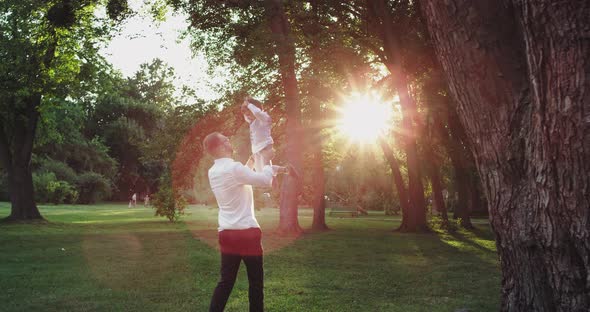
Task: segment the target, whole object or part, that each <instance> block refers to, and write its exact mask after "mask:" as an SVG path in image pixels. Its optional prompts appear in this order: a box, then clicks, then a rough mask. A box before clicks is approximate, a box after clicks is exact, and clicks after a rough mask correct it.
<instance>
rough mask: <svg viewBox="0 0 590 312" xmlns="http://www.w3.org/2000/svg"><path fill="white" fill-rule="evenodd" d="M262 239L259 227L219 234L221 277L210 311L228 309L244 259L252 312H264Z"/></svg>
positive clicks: (215, 311)
mask: <svg viewBox="0 0 590 312" xmlns="http://www.w3.org/2000/svg"><path fill="white" fill-rule="evenodd" d="M261 237H262V232H261V231H260V229H259V228H249V229H245V230H223V231H221V232H219V246H220V249H221V278H220V279H219V282H218V283H217V287H215V291H214V293H213V297H212V298H211V305H210V306H209V311H210V312H221V311H223V309H224V308H225V304H226V303H227V299H228V298H229V295H230V293H231V291H232V288H233V287H234V283H235V281H236V276H237V274H238V269H239V268H240V262H241V261H242V260H243V261H244V264H246V270H247V271H248V282H249V284H250V287H249V289H248V299H249V300H250V312H259V311H264V303H263V302H264V293H263V287H264V270H263V267H262V244H261Z"/></svg>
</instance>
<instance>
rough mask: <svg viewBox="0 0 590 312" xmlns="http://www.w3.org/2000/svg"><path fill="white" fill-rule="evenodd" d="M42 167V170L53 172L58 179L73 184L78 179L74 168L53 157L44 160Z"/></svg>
mask: <svg viewBox="0 0 590 312" xmlns="http://www.w3.org/2000/svg"><path fill="white" fill-rule="evenodd" d="M40 169H41V170H40V171H46V172H53V173H54V174H55V177H56V178H57V179H58V180H61V181H66V182H68V183H69V184H71V185H74V184H76V181H77V179H78V176H77V174H76V172H75V171H74V169H72V168H71V167H70V166H68V165H67V164H66V163H63V162H61V161H58V160H53V159H51V158H47V159H44V160H42V161H41V168H40Z"/></svg>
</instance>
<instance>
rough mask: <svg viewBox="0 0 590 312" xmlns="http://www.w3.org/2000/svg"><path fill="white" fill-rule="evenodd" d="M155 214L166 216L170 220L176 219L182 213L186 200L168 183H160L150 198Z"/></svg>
mask: <svg viewBox="0 0 590 312" xmlns="http://www.w3.org/2000/svg"><path fill="white" fill-rule="evenodd" d="M152 204H153V206H154V209H156V214H155V215H156V216H158V217H166V218H168V220H169V221H170V222H174V221H178V219H179V218H180V216H181V215H184V209H185V208H186V204H187V201H186V199H185V198H184V197H183V196H182V194H181V193H180V192H179V191H177V190H174V189H173V188H172V187H170V186H168V185H162V186H161V187H160V190H159V191H158V192H157V193H156V194H154V197H153V199H152Z"/></svg>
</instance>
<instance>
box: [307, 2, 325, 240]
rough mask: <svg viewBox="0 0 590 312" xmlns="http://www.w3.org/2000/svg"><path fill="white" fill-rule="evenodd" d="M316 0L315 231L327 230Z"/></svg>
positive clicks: (313, 88)
mask: <svg viewBox="0 0 590 312" xmlns="http://www.w3.org/2000/svg"><path fill="white" fill-rule="evenodd" d="M317 2H318V1H317V0H314V1H311V5H312V10H313V25H312V26H313V28H312V30H313V33H311V34H310V36H311V38H312V39H311V52H310V54H311V68H312V71H313V78H312V84H311V85H310V87H309V88H310V104H311V118H312V129H313V131H312V132H311V135H310V137H311V146H312V148H313V156H312V157H313V160H312V186H313V187H312V192H313V195H312V207H313V222H312V224H311V228H312V229H313V230H316V231H325V230H328V226H327V225H326V200H325V195H326V194H325V191H326V190H325V188H326V181H325V180H326V178H325V173H324V156H323V154H322V149H323V137H322V128H323V127H322V122H323V120H324V118H323V117H324V115H323V113H322V108H321V104H322V98H323V96H321V94H322V93H323V92H322V91H323V90H322V89H321V88H322V83H321V81H319V79H318V78H317V77H319V76H320V75H319V72H318V70H317V68H318V67H320V66H321V65H320V64H319V59H318V56H317V55H318V54H319V53H320V43H319V42H318V34H319V33H320V32H321V31H322V28H321V25H320V21H319V14H320V12H319V6H318V3H317Z"/></svg>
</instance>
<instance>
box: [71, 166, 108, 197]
mask: <svg viewBox="0 0 590 312" xmlns="http://www.w3.org/2000/svg"><path fill="white" fill-rule="evenodd" d="M77 187H78V190H79V192H80V196H79V202H80V203H82V204H91V203H96V202H99V201H102V200H104V199H107V198H109V196H111V191H112V188H111V183H110V181H109V180H108V179H107V178H105V177H104V176H102V175H100V174H98V173H96V172H84V173H82V174H80V175H79V176H78V181H77Z"/></svg>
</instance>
